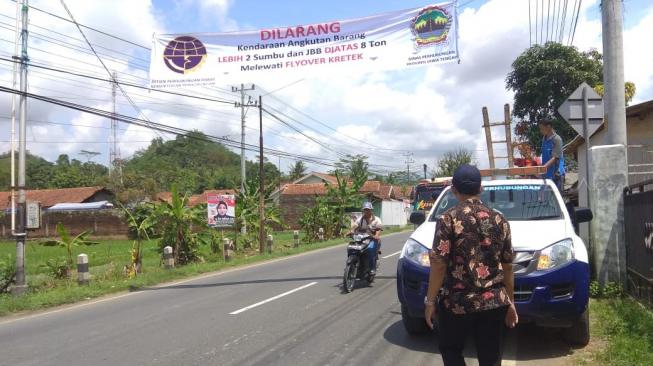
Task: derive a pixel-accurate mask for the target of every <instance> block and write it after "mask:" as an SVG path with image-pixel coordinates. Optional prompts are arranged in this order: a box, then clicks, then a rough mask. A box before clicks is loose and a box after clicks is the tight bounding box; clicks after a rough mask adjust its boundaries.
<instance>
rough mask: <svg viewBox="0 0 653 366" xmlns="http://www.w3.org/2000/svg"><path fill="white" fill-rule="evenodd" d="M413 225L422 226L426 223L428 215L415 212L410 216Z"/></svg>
mask: <svg viewBox="0 0 653 366" xmlns="http://www.w3.org/2000/svg"><path fill="white" fill-rule="evenodd" d="M409 221H410V223H411V224H414V225H418V226H419V225H422V224H423V223H424V221H426V215H424V212H421V211H415V212H413V213H411V214H410V219H409Z"/></svg>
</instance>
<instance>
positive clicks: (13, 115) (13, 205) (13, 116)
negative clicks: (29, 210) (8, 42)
mask: <svg viewBox="0 0 653 366" xmlns="http://www.w3.org/2000/svg"><path fill="white" fill-rule="evenodd" d="M21 11H22V9H21V3H19V2H16V30H15V32H14V33H15V36H14V56H16V55H18V51H19V50H20V24H21V23H20V14H21ZM17 73H18V64H17V63H15V62H14V64H13V69H12V73H11V88H12V89H14V90H15V89H17V88H16V86H17V84H18V78H17V77H16V76H17ZM10 157H11V233H12V235H13V233H14V232H16V214H15V212H16V94H14V93H12V94H11V153H10Z"/></svg>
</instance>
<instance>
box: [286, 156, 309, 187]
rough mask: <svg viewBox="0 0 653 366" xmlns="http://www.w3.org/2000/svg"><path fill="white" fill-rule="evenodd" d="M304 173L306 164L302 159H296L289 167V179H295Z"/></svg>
mask: <svg viewBox="0 0 653 366" xmlns="http://www.w3.org/2000/svg"><path fill="white" fill-rule="evenodd" d="M304 175H306V164H304V162H303V161H301V160H298V161H296V162H295V164H293V165H292V166H291V167H290V176H289V178H290V180H291V181H293V182H294V181H296V180H297V179H299V178H301V177H303V176H304Z"/></svg>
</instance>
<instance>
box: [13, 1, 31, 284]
mask: <svg viewBox="0 0 653 366" xmlns="http://www.w3.org/2000/svg"><path fill="white" fill-rule="evenodd" d="M28 9H29V5H28V0H22V8H21V20H22V23H21V44H22V47H21V55H20V57H17V56H14V57H16V58H19V60H20V91H21V94H20V100H19V102H18V109H19V111H20V127H19V128H18V209H17V213H18V217H17V220H16V232H15V233H14V235H15V236H16V283H15V285H14V287H12V292H13V294H14V295H22V294H23V293H25V291H26V290H27V284H26V281H25V238H26V236H27V233H26V231H25V224H26V221H27V212H26V209H27V204H26V201H27V200H26V197H25V158H26V156H25V155H26V152H27V146H26V142H25V140H26V137H27V127H26V123H27V95H26V94H27V62H28V61H29V58H28V57H27V34H28V33H27V24H28V19H27V11H28ZM13 214H14V215H15V214H16V211H14V212H13Z"/></svg>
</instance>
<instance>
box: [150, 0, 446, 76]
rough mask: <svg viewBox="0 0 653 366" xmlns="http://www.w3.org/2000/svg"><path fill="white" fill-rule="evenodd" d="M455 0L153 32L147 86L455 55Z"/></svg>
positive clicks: (410, 63) (386, 66)
mask: <svg viewBox="0 0 653 366" xmlns="http://www.w3.org/2000/svg"><path fill="white" fill-rule="evenodd" d="M456 11H457V10H456V3H455V2H450V3H445V4H439V5H431V6H426V7H423V8H417V9H409V10H402V11H395V12H390V13H385V14H380V15H374V16H370V17H367V18H360V19H354V20H343V21H334V22H325V23H319V24H310V25H298V26H293V27H284V28H274V29H262V30H258V31H247V32H234V33H204V34H167V35H155V39H154V46H153V47H152V57H151V61H150V86H151V87H152V88H154V89H159V88H171V87H192V86H209V85H215V84H228V83H244V82H256V81H258V80H260V79H261V78H263V77H265V78H269V77H270V76H275V75H280V74H284V75H289V76H290V77H298V78H302V77H307V76H310V75H320V76H323V75H327V74H351V73H354V74H355V73H363V72H374V71H386V70H402V69H410V68H415V67H421V66H427V65H433V64H437V63H443V62H451V61H457V60H458V44H457V38H458V21H457V13H456Z"/></svg>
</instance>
